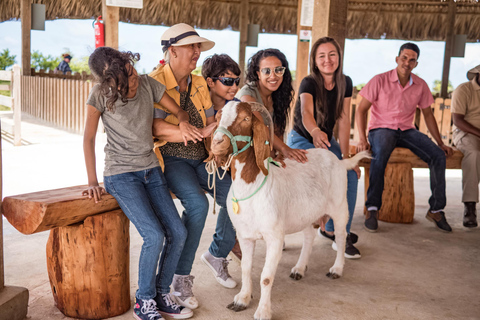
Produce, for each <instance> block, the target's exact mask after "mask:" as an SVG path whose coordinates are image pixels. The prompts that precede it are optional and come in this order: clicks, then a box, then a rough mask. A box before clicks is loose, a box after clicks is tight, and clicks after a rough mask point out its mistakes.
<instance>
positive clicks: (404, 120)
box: [355, 43, 453, 232]
mask: <svg viewBox="0 0 480 320" xmlns="http://www.w3.org/2000/svg"><path fill="white" fill-rule="evenodd" d="M419 56H420V49H419V48H418V46H417V45H415V44H413V43H405V44H404V45H402V46H401V47H400V51H399V53H398V57H396V59H395V61H396V63H397V67H396V68H395V69H393V70H390V71H388V72H385V73H382V74H379V75H376V76H375V77H374V78H373V79H372V80H370V81H369V82H368V83H367V85H366V86H365V87H364V88H363V89H362V90H361V91H360V93H359V94H360V95H361V96H362V97H363V99H362V101H361V102H360V105H359V106H358V109H357V113H356V116H355V118H356V122H357V126H358V131H359V136H360V141H359V143H358V146H357V151H362V150H368V149H371V150H372V156H373V159H372V161H371V164H370V185H369V187H368V191H367V201H366V203H365V206H366V207H367V210H368V211H367V215H366V217H365V229H366V230H367V231H370V232H376V231H377V229H378V221H377V219H378V210H380V208H381V206H382V193H383V187H384V175H385V167H386V166H387V162H388V159H389V158H390V155H391V154H392V151H393V149H395V147H403V148H408V149H410V150H412V152H413V153H415V154H416V155H417V156H419V157H420V158H421V159H422V160H423V161H425V162H426V163H427V164H428V167H429V168H430V189H431V190H432V196H431V197H430V199H429V201H428V202H429V204H430V209H429V210H428V212H427V216H426V218H427V219H428V220H430V221H433V222H434V223H435V225H436V226H437V227H438V228H439V229H440V230H442V231H446V232H451V231H452V228H451V227H450V226H449V224H448V222H447V220H446V219H445V213H444V212H443V208H444V207H445V205H446V202H447V200H446V196H445V166H446V164H445V158H446V157H445V154H447V155H451V154H452V153H453V150H452V148H450V147H448V146H446V145H445V144H443V142H442V139H441V137H440V133H439V132H438V127H437V122H436V121H435V117H434V116H433V113H432V109H431V108H429V107H430V105H431V104H432V103H433V97H432V94H431V92H430V89H429V88H428V86H427V84H426V83H425V81H424V80H422V79H421V78H419V77H417V76H416V75H414V74H413V73H412V70H413V69H414V68H415V67H416V66H417V64H418V62H417V60H418V57H419ZM417 106H418V107H419V108H420V109H421V110H422V113H423V116H424V119H425V123H426V124H427V128H428V130H429V131H430V133H431V134H432V136H433V137H434V138H435V141H436V142H437V145H436V144H435V143H433V141H432V140H430V139H429V138H428V137H427V136H426V135H424V134H423V133H421V132H419V131H418V130H416V129H415V127H414V126H413V118H414V116H415V111H416V108H417ZM370 107H372V110H371V117H370V123H369V126H368V130H369V132H368V141H367V137H366V134H365V131H366V124H367V113H368V110H369V109H370Z"/></svg>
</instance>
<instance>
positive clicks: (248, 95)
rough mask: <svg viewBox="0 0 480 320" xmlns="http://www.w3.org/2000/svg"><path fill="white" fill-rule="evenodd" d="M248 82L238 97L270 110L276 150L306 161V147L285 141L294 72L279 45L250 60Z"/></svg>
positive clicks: (294, 158) (257, 54)
mask: <svg viewBox="0 0 480 320" xmlns="http://www.w3.org/2000/svg"><path fill="white" fill-rule="evenodd" d="M246 82H247V83H246V84H245V85H244V86H243V87H242V88H241V89H240V91H238V93H237V94H236V97H237V98H238V99H240V100H241V101H244V102H258V103H261V104H263V105H264V106H265V108H267V110H268V111H269V112H270V115H271V116H272V119H273V123H274V132H275V137H274V141H273V148H274V151H276V152H278V153H280V154H279V156H280V159H281V158H282V157H285V158H289V159H293V160H296V161H298V162H306V161H307V156H306V153H307V152H306V151H305V150H300V149H292V148H290V147H289V146H287V145H286V144H285V143H284V142H283V136H284V133H285V128H286V126H287V118H288V112H289V110H290V105H291V103H292V100H293V96H294V92H293V87H292V75H291V74H290V69H289V68H288V61H287V58H286V57H285V55H284V54H283V53H282V52H280V51H279V50H277V49H266V50H260V51H258V52H257V53H255V54H254V55H253V56H252V57H251V58H250V59H249V60H248V67H247V74H246ZM260 118H261V117H260ZM262 121H263V120H262Z"/></svg>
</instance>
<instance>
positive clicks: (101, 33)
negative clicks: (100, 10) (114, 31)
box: [93, 16, 105, 48]
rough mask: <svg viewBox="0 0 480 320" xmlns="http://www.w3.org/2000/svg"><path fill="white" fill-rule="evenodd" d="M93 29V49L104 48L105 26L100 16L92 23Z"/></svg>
mask: <svg viewBox="0 0 480 320" xmlns="http://www.w3.org/2000/svg"><path fill="white" fill-rule="evenodd" d="M93 28H94V29H95V48H98V47H103V46H105V26H104V24H103V20H102V16H99V17H98V18H97V19H96V20H95V21H94V23H93Z"/></svg>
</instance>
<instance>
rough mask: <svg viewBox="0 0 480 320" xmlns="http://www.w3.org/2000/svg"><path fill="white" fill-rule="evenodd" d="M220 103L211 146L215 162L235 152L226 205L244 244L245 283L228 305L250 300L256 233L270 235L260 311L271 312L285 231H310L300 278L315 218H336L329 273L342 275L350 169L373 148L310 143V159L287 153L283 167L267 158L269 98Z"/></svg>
mask: <svg viewBox="0 0 480 320" xmlns="http://www.w3.org/2000/svg"><path fill="white" fill-rule="evenodd" d="M252 109H253V110H252ZM222 111H223V113H222V115H221V119H220V122H219V129H217V131H216V132H215V134H214V136H213V140H212V147H211V152H212V154H213V156H214V157H215V160H216V161H217V163H219V162H220V163H221V164H223V165H224V164H225V163H227V165H228V163H229V162H230V161H227V158H228V157H229V156H230V155H232V154H233V155H232V156H231V157H233V158H232V160H231V165H230V169H231V176H232V180H233V181H232V186H231V188H230V192H229V195H228V198H227V207H228V214H229V216H230V219H231V220H232V223H233V225H234V227H235V229H236V231H237V238H238V241H239V243H240V247H241V249H242V289H241V291H240V292H239V293H238V294H237V295H236V296H235V298H234V301H233V303H232V304H230V305H229V306H228V307H229V308H230V309H232V310H234V311H241V310H244V309H246V308H247V306H248V305H249V303H250V300H251V297H252V278H251V270H252V262H253V251H254V248H255V241H256V240H258V239H264V240H265V242H266V246H267V253H266V259H265V266H264V268H263V271H262V275H261V280H260V286H261V298H260V302H259V305H258V308H257V310H256V312H255V315H254V318H255V319H262V320H263V319H270V318H271V302H270V300H271V289H272V285H273V280H274V277H275V272H276V269H277V265H278V263H279V261H280V258H281V256H282V246H283V240H284V236H285V234H290V233H295V232H299V231H303V233H304V242H303V247H302V251H301V253H300V257H299V260H298V262H297V264H296V265H295V267H293V269H292V270H291V274H290V277H291V278H293V279H295V280H298V279H301V278H302V277H303V276H304V274H305V270H306V267H307V262H308V259H309V256H310V253H311V251H312V246H313V240H314V238H315V230H314V228H313V226H312V223H313V222H315V221H317V220H318V219H319V218H321V217H322V216H324V215H326V214H328V215H329V216H330V217H331V218H332V219H333V221H334V224H335V239H336V241H337V248H338V250H337V257H336V259H335V263H334V265H333V266H332V267H331V268H330V270H329V273H328V274H327V276H328V277H330V278H332V279H335V278H338V277H340V276H341V275H342V272H343V266H344V263H345V257H344V253H345V242H346V225H347V221H348V208H347V199H346V193H347V170H349V169H352V168H354V167H355V166H356V165H357V162H358V161H359V160H360V159H361V158H364V157H367V156H368V153H366V152H364V153H360V154H358V155H357V156H355V157H353V158H351V159H346V160H341V161H340V160H338V158H337V157H336V156H335V155H334V154H333V153H332V152H330V151H328V150H324V149H312V150H309V151H308V155H307V157H308V162H306V163H304V164H301V163H298V162H296V161H291V160H288V159H287V160H285V164H286V167H285V168H280V167H277V166H275V165H270V163H269V161H268V160H267V158H268V157H269V155H270V145H269V142H268V141H269V140H270V139H269V137H268V135H269V134H268V132H267V130H266V127H265V124H264V123H263V122H262V121H261V120H259V119H258V118H257V117H256V116H255V115H254V113H253V111H259V112H260V113H261V114H262V117H263V118H264V119H268V121H269V125H270V129H271V130H270V132H271V133H270V135H272V133H273V124H272V123H271V118H270V115H269V114H268V112H267V111H266V109H265V108H264V107H263V106H253V105H251V104H249V103H236V102H230V103H228V104H227V105H226V106H225V107H224V108H223V110H222ZM239 136H243V138H238V137H239ZM245 136H247V137H252V141H253V147H246V149H245V150H244V151H241V152H238V150H241V149H243V148H244V147H245V146H246V145H247V143H248V139H245ZM242 140H243V141H242ZM245 140H247V141H245ZM270 141H271V140H270Z"/></svg>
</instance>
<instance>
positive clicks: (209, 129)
mask: <svg viewBox="0 0 480 320" xmlns="http://www.w3.org/2000/svg"><path fill="white" fill-rule="evenodd" d="M216 128H217V122H212V123H210V124H209V125H207V126H206V127H205V128H202V129H200V132H201V133H202V135H203V136H204V137H205V138H208V137H210V136H211V135H212V133H213V132H214V131H215V129H216Z"/></svg>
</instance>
